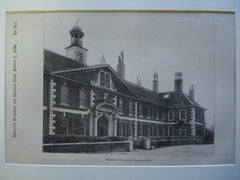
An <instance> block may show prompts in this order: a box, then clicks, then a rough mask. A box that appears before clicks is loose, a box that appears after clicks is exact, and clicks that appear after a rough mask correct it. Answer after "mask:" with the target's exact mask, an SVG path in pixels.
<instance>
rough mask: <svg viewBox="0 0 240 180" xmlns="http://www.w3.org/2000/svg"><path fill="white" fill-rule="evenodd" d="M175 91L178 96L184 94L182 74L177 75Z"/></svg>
mask: <svg viewBox="0 0 240 180" xmlns="http://www.w3.org/2000/svg"><path fill="white" fill-rule="evenodd" d="M174 91H175V92H176V93H178V94H182V93H183V78H182V72H176V73H175V80H174Z"/></svg>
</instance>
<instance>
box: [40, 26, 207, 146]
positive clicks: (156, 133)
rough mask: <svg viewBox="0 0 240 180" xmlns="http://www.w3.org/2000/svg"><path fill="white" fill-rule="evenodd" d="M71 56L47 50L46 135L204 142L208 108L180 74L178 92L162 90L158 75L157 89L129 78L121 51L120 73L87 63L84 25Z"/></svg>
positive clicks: (75, 31)
mask: <svg viewBox="0 0 240 180" xmlns="http://www.w3.org/2000/svg"><path fill="white" fill-rule="evenodd" d="M70 36H71V44H70V46H68V47H66V48H65V49H66V56H62V55H59V54H57V53H54V52H52V51H49V50H44V100H43V116H44V117H43V134H44V135H58V136H61V135H63V136H67V135H76V136H118V137H126V138H129V139H139V138H144V137H148V138H153V139H154V138H163V139H164V138H166V139H189V140H195V141H196V142H202V141H203V139H204V132H205V117H204V113H205V110H206V109H205V108H203V107H202V106H200V105H199V104H198V103H197V102H195V100H194V87H193V85H191V86H190V89H189V94H186V93H185V92H183V77H182V73H181V72H176V73H175V80H174V82H173V83H174V90H172V91H169V92H159V81H158V74H157V73H156V72H154V74H153V89H152V90H150V89H147V88H145V87H142V86H141V80H140V79H139V78H138V79H137V83H132V82H129V81H127V80H126V79H125V63H124V61H125V59H124V53H123V52H121V53H120V55H119V57H118V65H117V68H116V71H115V70H114V69H113V68H112V67H111V66H110V65H109V64H106V63H105V59H104V56H103V57H102V59H101V63H100V64H98V65H94V66H88V65H87V49H86V48H84V47H83V37H84V33H83V32H82V30H81V28H80V27H79V26H77V25H76V26H75V27H73V28H72V30H71V31H70Z"/></svg>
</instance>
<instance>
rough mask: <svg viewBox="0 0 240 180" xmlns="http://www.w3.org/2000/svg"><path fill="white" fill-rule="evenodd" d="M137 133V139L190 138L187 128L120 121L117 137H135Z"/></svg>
mask: <svg viewBox="0 0 240 180" xmlns="http://www.w3.org/2000/svg"><path fill="white" fill-rule="evenodd" d="M136 131H137V137H141V136H143V137H144V136H145V137H146V136H169V137H173V136H183V137H184V136H188V135H189V129H188V128H187V127H185V126H181V127H179V126H174V125H156V124H148V123H140V122H138V123H136V124H135V123H134V122H129V121H124V120H123V121H118V123H117V136H123V137H134V136H135V132H136Z"/></svg>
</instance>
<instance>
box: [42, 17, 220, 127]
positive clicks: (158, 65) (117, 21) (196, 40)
mask: <svg viewBox="0 0 240 180" xmlns="http://www.w3.org/2000/svg"><path fill="white" fill-rule="evenodd" d="M44 22H45V24H44V29H45V30H44V37H45V38H44V48H45V49H49V50H52V51H54V52H56V53H59V54H61V55H64V56H65V55H66V51H65V47H67V46H69V45H70V34H69V31H70V30H71V29H72V27H74V26H75V25H76V22H78V25H79V27H80V28H81V29H82V31H83V32H84V34H85V36H84V38H83V47H85V48H86V49H88V55H87V64H88V65H95V64H100V59H101V57H102V55H103V54H104V57H105V59H106V63H107V64H110V65H111V66H112V67H113V68H114V69H115V70H116V65H117V62H118V55H120V52H121V51H123V52H124V57H125V59H124V61H125V67H126V70H125V72H126V74H125V78H126V79H127V80H129V81H131V82H136V80H137V76H139V77H140V78H141V82H142V86H144V87H146V88H149V89H152V80H153V73H154V71H156V72H157V73H158V77H159V91H160V92H164V91H171V90H173V88H174V74H175V72H177V71H181V72H183V90H184V91H185V92H186V93H188V90H189V86H190V85H191V84H193V85H194V89H195V100H196V101H197V102H198V103H199V104H200V105H201V106H203V107H205V108H206V109H207V111H206V114H205V117H206V125H207V127H210V126H211V125H213V124H214V41H215V40H214V33H215V32H214V21H213V18H212V17H211V16H209V15H208V16H204V15H197V14H194V15H193V14H127V13H122V14H117V13H116V14H113V13H112V14H103V13H101V14H96V13H95V14H94V13H93V14H90V13H88V14H83V13H79V14H71V15H67V16H66V15H64V16H63V15H59V16H57V15H46V16H45V20H44Z"/></svg>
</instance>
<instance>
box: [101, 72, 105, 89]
mask: <svg viewBox="0 0 240 180" xmlns="http://www.w3.org/2000/svg"><path fill="white" fill-rule="evenodd" d="M100 86H102V87H104V86H105V73H104V72H101V73H100Z"/></svg>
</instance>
